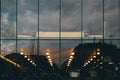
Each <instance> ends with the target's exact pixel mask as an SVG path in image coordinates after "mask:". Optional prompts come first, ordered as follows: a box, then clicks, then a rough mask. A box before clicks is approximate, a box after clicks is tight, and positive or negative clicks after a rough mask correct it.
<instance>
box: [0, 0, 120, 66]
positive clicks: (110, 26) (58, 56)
mask: <svg viewBox="0 0 120 80" xmlns="http://www.w3.org/2000/svg"><path fill="white" fill-rule="evenodd" d="M0 12H1V16H0V18H1V20H0V24H1V25H0V42H1V43H0V47H1V50H0V54H1V55H3V56H5V55H8V54H11V53H14V52H17V53H19V52H20V51H25V52H26V54H27V55H31V54H32V55H33V54H34V55H45V53H46V51H49V52H50V53H51V55H52V59H53V61H54V62H55V63H57V64H59V66H61V64H62V63H63V62H64V61H65V60H66V59H67V58H68V57H69V55H70V53H71V52H72V49H73V48H74V47H75V46H77V45H78V44H80V43H96V42H103V41H104V42H105V43H109V44H113V45H115V46H117V47H118V48H120V17H119V16H120V2H119V0H74V1H73V0H1V11H0Z"/></svg>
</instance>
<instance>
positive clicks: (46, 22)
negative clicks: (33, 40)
mask: <svg viewBox="0 0 120 80" xmlns="http://www.w3.org/2000/svg"><path fill="white" fill-rule="evenodd" d="M39 2H40V3H39V9H40V11H39V36H40V37H41V38H44V39H46V36H47V39H49V37H50V38H57V39H58V38H59V27H60V26H59V24H60V23H59V17H60V16H59V0H51V1H49V0H40V1H39ZM37 34H38V33H37ZM51 35H52V36H51ZM55 36H57V37H55Z"/></svg>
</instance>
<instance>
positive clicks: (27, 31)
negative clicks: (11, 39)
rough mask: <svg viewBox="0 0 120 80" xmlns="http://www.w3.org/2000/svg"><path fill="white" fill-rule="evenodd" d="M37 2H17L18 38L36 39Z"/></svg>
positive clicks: (30, 0) (31, 0)
mask: <svg viewBox="0 0 120 80" xmlns="http://www.w3.org/2000/svg"><path fill="white" fill-rule="evenodd" d="M37 2H38V0H34V1H33V0H18V28H17V30H18V38H22V39H25V38H27V39H31V38H36V32H37V31H38V5H37Z"/></svg>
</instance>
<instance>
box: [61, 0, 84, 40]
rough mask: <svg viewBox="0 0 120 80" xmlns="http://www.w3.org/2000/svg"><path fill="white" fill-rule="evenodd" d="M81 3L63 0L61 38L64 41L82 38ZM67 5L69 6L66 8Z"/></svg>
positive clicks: (76, 0) (77, 0) (75, 0)
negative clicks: (65, 39)
mask: <svg viewBox="0 0 120 80" xmlns="http://www.w3.org/2000/svg"><path fill="white" fill-rule="evenodd" d="M80 4H81V1H80V0H74V1H71V0H62V3H61V37H62V39H64V38H67V39H71V38H77V39H79V38H80V37H82V35H81V25H80V23H81V20H80V18H81V5H80ZM66 5H67V6H66Z"/></svg>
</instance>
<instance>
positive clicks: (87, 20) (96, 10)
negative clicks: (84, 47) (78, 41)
mask: <svg viewBox="0 0 120 80" xmlns="http://www.w3.org/2000/svg"><path fill="white" fill-rule="evenodd" d="M102 1H103V0H83V12H82V13H83V32H84V33H85V36H84V38H87V39H93V38H97V39H102V38H103V13H102V12H103V2H102Z"/></svg>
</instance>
